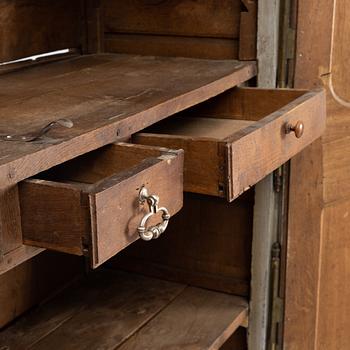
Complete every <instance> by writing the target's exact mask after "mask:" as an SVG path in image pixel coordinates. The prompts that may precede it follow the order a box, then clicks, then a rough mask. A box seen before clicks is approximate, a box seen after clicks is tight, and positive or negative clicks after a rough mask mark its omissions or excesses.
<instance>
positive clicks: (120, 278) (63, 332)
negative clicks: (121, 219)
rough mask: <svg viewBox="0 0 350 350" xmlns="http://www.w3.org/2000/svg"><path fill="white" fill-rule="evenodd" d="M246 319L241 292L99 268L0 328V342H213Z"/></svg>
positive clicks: (14, 345) (20, 345)
mask: <svg viewBox="0 0 350 350" xmlns="http://www.w3.org/2000/svg"><path fill="white" fill-rule="evenodd" d="M219 309H220V312H217V311H218V310H219ZM106 310H108V312H106ZM213 311H215V312H214V313H213ZM208 313H211V314H212V317H209V318H208ZM246 321H247V303H246V301H245V300H244V299H243V298H239V297H235V296H230V295H227V294H222V293H217V292H212V291H207V290H203V289H198V288H193V287H187V286H186V285H182V284H175V283H171V282H165V281H162V280H157V279H152V278H145V277H142V276H139V275H134V274H126V273H123V272H113V271H108V272H107V271H103V270H102V271H99V272H98V273H97V274H92V276H90V278H88V279H87V280H85V281H82V283H80V284H78V285H77V286H75V287H74V288H71V289H70V290H66V291H64V292H63V293H61V294H60V295H58V296H57V297H56V298H55V299H54V300H53V301H51V302H49V303H48V304H46V305H43V306H42V307H41V308H39V309H38V310H34V311H33V312H32V313H31V314H29V315H28V316H27V318H26V319H21V320H19V321H17V322H16V323H15V324H14V325H12V326H11V327H9V328H7V329H6V330H5V331H4V332H2V333H0V345H1V346H3V347H5V346H7V347H9V348H11V349H13V350H17V349H18V350H19V349H24V348H31V349H33V350H34V349H35V350H39V349H47V348H48V347H50V346H52V344H59V346H60V349H72V348H74V349H94V348H97V347H99V348H103V349H108V350H112V349H117V348H118V349H136V348H137V349H144V347H145V346H148V345H149V346H151V345H152V347H151V348H152V349H164V348H169V347H170V346H176V347H179V348H183V347H186V346H191V347H196V348H199V349H218V348H219V347H220V345H222V344H223V343H224V342H225V341H226V340H227V339H228V338H229V337H230V336H231V335H232V333H233V332H234V331H235V330H236V329H237V328H238V327H239V326H241V325H244V324H246ZM188 329H191V330H192V331H191V332H188ZM159 332H161V333H162V334H163V336H162V337H159Z"/></svg>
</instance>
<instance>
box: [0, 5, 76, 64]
mask: <svg viewBox="0 0 350 350" xmlns="http://www.w3.org/2000/svg"><path fill="white" fill-rule="evenodd" d="M80 6H81V5H80V1H79V0H74V1H69V0H63V1H55V2H52V1H50V0H18V1H15V2H14V1H11V0H2V1H1V2H0V62H6V61H11V60H16V59H18V58H23V57H27V56H32V55H35V54H40V53H45V52H50V51H55V50H60V49H67V48H81V45H82V42H81V36H80V34H81V31H82V13H81V7H80Z"/></svg>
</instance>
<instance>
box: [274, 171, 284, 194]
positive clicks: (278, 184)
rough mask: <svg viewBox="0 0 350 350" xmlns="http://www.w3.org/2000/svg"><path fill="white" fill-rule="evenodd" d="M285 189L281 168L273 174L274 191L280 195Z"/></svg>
mask: <svg viewBox="0 0 350 350" xmlns="http://www.w3.org/2000/svg"><path fill="white" fill-rule="evenodd" d="M282 187H283V168H282V167H279V168H278V169H276V170H275V171H274V172H273V190H274V191H275V192H276V193H280V192H281V191H282Z"/></svg>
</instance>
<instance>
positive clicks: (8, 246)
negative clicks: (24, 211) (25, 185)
mask: <svg viewBox="0 0 350 350" xmlns="http://www.w3.org/2000/svg"><path fill="white" fill-rule="evenodd" d="M0 232H1V233H0V237H1V238H0V255H4V254H6V253H9V252H11V251H13V250H14V249H16V248H18V247H19V246H21V244H22V231H21V214H20V208H19V198H18V187H17V186H16V185H15V186H11V187H7V188H3V189H2V190H0ZM0 260H1V258H0Z"/></svg>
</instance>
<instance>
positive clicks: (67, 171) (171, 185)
mask: <svg viewBox="0 0 350 350" xmlns="http://www.w3.org/2000/svg"><path fill="white" fill-rule="evenodd" d="M82 157H83V158H81V159H79V158H78V159H77V160H73V161H71V162H70V163H68V164H67V165H65V164H63V165H62V166H59V167H57V168H54V169H52V170H51V171H49V172H48V174H46V175H45V174H43V175H42V176H41V177H39V178H38V179H30V180H26V181H24V182H23V183H21V185H20V198H21V200H20V201H21V214H22V231H23V240H24V243H25V244H29V245H34V246H39V247H44V248H49V249H54V250H59V251H63V252H67V253H71V254H77V255H82V254H84V253H85V254H87V253H88V252H89V256H90V257H91V265H92V266H93V267H97V266H98V265H100V264H102V263H103V262H104V261H106V260H107V259H109V258H110V257H111V256H113V255H115V254H116V253H118V252H119V251H120V250H122V249H123V248H125V247H126V246H127V245H129V244H130V243H131V242H133V241H135V240H136V239H137V238H138V234H137V227H138V225H139V223H140V221H141V219H142V217H143V216H144V215H145V214H146V212H148V210H149V209H148V206H147V205H144V206H141V205H140V204H139V203H138V194H139V191H140V189H141V188H142V186H146V187H147V189H148V190H149V193H150V194H156V195H158V196H159V197H160V205H161V206H165V207H166V208H167V209H168V210H169V212H170V215H174V214H175V213H176V212H178V211H179V210H180V209H181V207H182V172H183V170H182V168H183V153H182V151H172V152H171V153H170V152H167V151H166V150H164V149H157V148H151V147H142V146H141V147H140V146H135V145H128V144H116V145H111V146H108V147H107V148H106V149H104V150H101V151H96V152H95V153H94V154H88V155H86V156H82ZM126 159H127V161H124V160H126ZM157 219H158V220H160V218H159V217H158V218H157ZM85 250H88V252H85Z"/></svg>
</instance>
